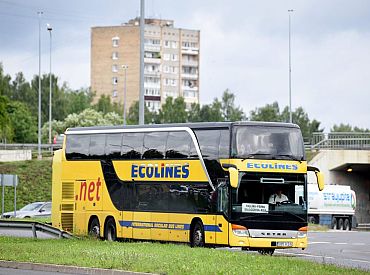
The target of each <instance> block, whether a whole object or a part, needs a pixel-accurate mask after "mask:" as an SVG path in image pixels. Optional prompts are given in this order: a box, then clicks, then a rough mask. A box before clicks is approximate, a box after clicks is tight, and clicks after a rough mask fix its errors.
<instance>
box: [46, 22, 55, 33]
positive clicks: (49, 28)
mask: <svg viewBox="0 0 370 275" xmlns="http://www.w3.org/2000/svg"><path fill="white" fill-rule="evenodd" d="M46 29H47V30H48V31H49V32H51V31H52V30H53V28H52V27H51V25H50V24H46Z"/></svg>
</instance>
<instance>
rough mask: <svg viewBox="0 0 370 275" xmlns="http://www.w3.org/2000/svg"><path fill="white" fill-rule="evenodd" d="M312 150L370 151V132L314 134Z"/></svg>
mask: <svg viewBox="0 0 370 275" xmlns="http://www.w3.org/2000/svg"><path fill="white" fill-rule="evenodd" d="M310 149H336V150H338V149H342V150H370V132H367V133H362V132H336V133H334V132H333V133H313V135H312V141H311V147H310Z"/></svg>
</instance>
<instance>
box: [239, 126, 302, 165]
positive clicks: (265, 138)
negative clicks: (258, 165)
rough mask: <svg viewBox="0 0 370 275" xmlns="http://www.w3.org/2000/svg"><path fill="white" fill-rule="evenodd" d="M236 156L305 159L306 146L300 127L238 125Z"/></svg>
mask: <svg viewBox="0 0 370 275" xmlns="http://www.w3.org/2000/svg"><path fill="white" fill-rule="evenodd" d="M233 157H234V158H255V159H285V160H286V159H290V160H299V161H301V160H304V158H305V156H304V146H303V139H302V134H301V131H300V130H299V129H298V128H284V127H266V126H264V127H260V126H246V125H244V126H236V127H235V129H234V138H233Z"/></svg>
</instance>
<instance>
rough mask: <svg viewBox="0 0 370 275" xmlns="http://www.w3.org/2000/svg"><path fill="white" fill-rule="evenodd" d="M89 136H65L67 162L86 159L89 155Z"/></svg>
mask: <svg viewBox="0 0 370 275" xmlns="http://www.w3.org/2000/svg"><path fill="white" fill-rule="evenodd" d="M89 144H90V136H89V135H67V143H66V158H67V160H74V159H87V158H88V155H89Z"/></svg>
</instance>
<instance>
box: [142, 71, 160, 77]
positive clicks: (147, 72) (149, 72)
mask: <svg viewBox="0 0 370 275" xmlns="http://www.w3.org/2000/svg"><path fill="white" fill-rule="evenodd" d="M144 74H145V75H150V76H157V77H160V76H161V72H160V71H145V70H144Z"/></svg>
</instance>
